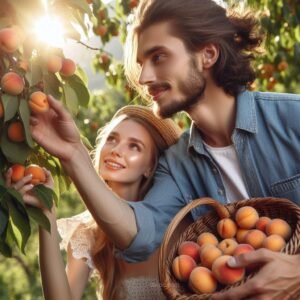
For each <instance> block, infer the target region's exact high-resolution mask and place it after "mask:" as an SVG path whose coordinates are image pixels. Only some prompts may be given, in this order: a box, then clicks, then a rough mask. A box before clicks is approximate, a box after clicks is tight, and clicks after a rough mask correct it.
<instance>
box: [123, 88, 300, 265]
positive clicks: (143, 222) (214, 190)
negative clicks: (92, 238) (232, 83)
mask: <svg viewBox="0 0 300 300" xmlns="http://www.w3.org/2000/svg"><path fill="white" fill-rule="evenodd" d="M299 121H300V95H292V94H278V93H262V92H249V91H244V92H242V93H240V94H239V96H238V97H237V113H236V122H235V129H234V131H233V134H232V142H233V144H234V146H235V148H236V151H237V155H238V159H239V162H240V166H241V171H242V174H243V179H244V182H245V185H246V189H247V192H248V194H249V196H250V197H267V196H272V197H284V198H289V199H291V200H293V201H295V202H296V203H298V204H300V126H299ZM205 196H209V197H212V198H214V199H216V200H218V201H220V202H222V203H227V201H226V193H225V188H224V185H223V183H222V179H221V175H220V172H219V170H218V166H217V165H216V163H215V162H214V161H213V159H212V158H211V157H210V155H209V153H208V152H207V151H206V150H205V148H204V146H203V142H202V138H201V135H200V133H199V131H198V129H197V128H196V127H195V125H194V124H192V126H191V128H190V130H189V131H186V132H185V133H183V135H182V137H181V138H180V140H179V142H178V143H177V144H176V145H174V146H172V147H171V148H169V149H168V150H167V151H166V152H165V154H164V155H163V156H162V157H161V159H160V164H159V167H158V169H157V172H156V175H155V182H154V186H153V187H152V189H151V190H150V191H149V193H148V194H147V196H146V197H145V199H144V200H143V201H141V202H136V203H134V202H129V203H130V206H131V207H132V208H133V209H134V212H135V215H136V220H137V227H138V234H137V236H136V237H135V239H134V240H133V242H132V244H131V245H130V247H129V248H128V249H126V250H125V251H123V252H119V253H118V254H119V255H120V256H121V257H123V258H124V259H125V260H127V261H131V262H134V261H141V260H144V259H146V258H147V256H148V255H149V254H150V253H151V252H153V251H154V250H155V249H156V248H157V247H158V246H159V244H160V242H161V240H162V237H163V234H164V232H165V230H166V227H167V226H168V224H169V223H170V221H171V220H172V218H173V217H174V215H175V214H176V213H177V212H178V211H179V210H180V209H181V208H182V207H183V206H185V205H186V204H188V203H189V202H191V201H192V200H193V199H196V198H200V197H205ZM206 209H207V208H196V209H195V210H194V211H192V216H193V218H194V219H196V218H197V217H198V216H199V215H201V214H203V213H204V212H205V210H206Z"/></svg>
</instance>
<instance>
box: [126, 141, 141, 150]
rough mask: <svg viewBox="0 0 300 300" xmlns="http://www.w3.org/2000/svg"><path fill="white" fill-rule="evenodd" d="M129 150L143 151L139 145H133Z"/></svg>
mask: <svg viewBox="0 0 300 300" xmlns="http://www.w3.org/2000/svg"><path fill="white" fill-rule="evenodd" d="M129 148H130V149H131V150H134V151H141V147H140V146H139V145H138V144H135V143H132V144H130V145H129Z"/></svg>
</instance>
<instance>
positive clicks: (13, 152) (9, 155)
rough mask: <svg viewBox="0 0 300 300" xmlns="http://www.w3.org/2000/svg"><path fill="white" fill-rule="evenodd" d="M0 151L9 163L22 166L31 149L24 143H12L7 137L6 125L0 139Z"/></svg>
mask: <svg viewBox="0 0 300 300" xmlns="http://www.w3.org/2000/svg"><path fill="white" fill-rule="evenodd" d="M1 149H2V152H3V154H4V155H5V157H6V159H7V160H8V161H9V162H11V163H19V164H22V165H24V163H25V161H26V159H27V156H28V155H29V153H30V152H31V149H30V148H29V147H28V145H27V144H26V143H25V142H22V143H14V142H12V141H11V140H9V138H8V137H7V124H6V125H5V126H4V130H3V131H2V137H1Z"/></svg>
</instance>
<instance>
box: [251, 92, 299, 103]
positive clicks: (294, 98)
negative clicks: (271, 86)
mask: <svg viewBox="0 0 300 300" xmlns="http://www.w3.org/2000/svg"><path fill="white" fill-rule="evenodd" d="M253 96H254V99H255V100H256V101H268V102H270V103H271V102H281V101H284V102H299V103H300V94H292V93H275V92H260V91H256V92H253Z"/></svg>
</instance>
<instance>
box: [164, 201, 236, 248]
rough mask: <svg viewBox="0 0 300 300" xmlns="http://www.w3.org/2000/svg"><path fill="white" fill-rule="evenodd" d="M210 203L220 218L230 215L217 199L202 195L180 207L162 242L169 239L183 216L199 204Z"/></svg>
mask: <svg viewBox="0 0 300 300" xmlns="http://www.w3.org/2000/svg"><path fill="white" fill-rule="evenodd" d="M207 204H208V205H210V206H212V207H213V208H214V209H215V210H216V212H217V214H218V216H219V217H220V219H223V218H228V217H229V216H230V214H229V211H228V209H227V208H226V207H225V206H224V205H222V204H220V203H219V202H218V201H216V200H214V199H212V198H209V197H204V198H198V199H195V200H193V201H192V202H190V203H189V204H188V205H186V206H185V207H184V208H182V209H181V210H180V211H179V212H178V213H177V214H176V215H175V217H174V218H173V220H172V222H171V223H170V224H169V226H168V228H167V230H166V232H165V235H164V238H163V242H162V244H164V243H165V241H169V239H170V238H171V236H172V234H173V232H174V231H175V229H176V228H177V226H178V224H179V223H180V222H181V221H182V220H183V218H184V217H185V216H186V215H187V214H188V213H189V212H190V211H191V210H192V209H194V208H196V207H197V206H201V205H207Z"/></svg>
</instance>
